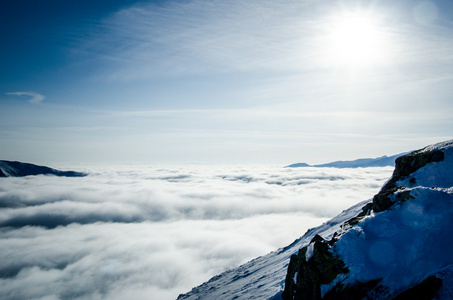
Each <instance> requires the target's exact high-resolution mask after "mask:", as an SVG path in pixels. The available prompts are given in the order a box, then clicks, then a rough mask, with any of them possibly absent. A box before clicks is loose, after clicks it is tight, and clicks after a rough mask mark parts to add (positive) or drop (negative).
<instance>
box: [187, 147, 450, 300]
mask: <svg viewBox="0 0 453 300" xmlns="http://www.w3.org/2000/svg"><path fill="white" fill-rule="evenodd" d="M452 228H453V140H450V141H446V142H443V143H438V144H435V145H431V146H427V147H425V148H423V149H420V150H417V151H414V152H411V153H409V154H407V155H403V156H401V157H399V158H397V160H396V166H395V170H394V172H393V175H392V177H391V178H390V179H389V181H387V183H386V184H385V185H384V186H383V187H382V189H381V190H380V192H379V193H378V194H376V195H375V196H374V197H373V198H372V199H370V200H366V201H363V202H361V203H358V204H356V205H354V206H353V207H351V208H349V209H347V210H345V211H343V212H342V213H341V214H339V215H338V216H336V217H334V218H332V219H331V220H329V221H327V222H326V223H324V224H322V225H321V226H319V227H316V228H312V229H310V230H309V231H307V232H306V233H305V235H304V236H302V237H301V238H299V239H297V240H296V241H294V242H293V243H292V244H291V245H289V246H287V247H284V248H281V249H279V250H277V251H274V252H271V253H269V254H267V255H265V256H262V257H258V258H256V259H254V260H252V261H250V262H248V263H246V264H244V265H242V266H239V267H238V268H235V269H232V270H229V271H227V272H224V273H222V274H220V275H217V276H215V277H213V278H212V279H211V280H209V281H208V282H206V283H204V284H202V285H200V286H198V287H195V288H193V289H192V291H190V292H189V293H187V294H184V295H180V296H179V297H178V300H182V299H193V300H195V299H204V300H211V299H212V300H217V299H269V300H281V299H284V300H286V299H348V300H356V299H357V300H358V299H393V300H402V299H422V300H428V299H440V300H443V299H445V300H447V299H453V256H452V255H451V253H453V240H452V239H451V230H452Z"/></svg>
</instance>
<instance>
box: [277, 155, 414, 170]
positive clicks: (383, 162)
mask: <svg viewBox="0 0 453 300" xmlns="http://www.w3.org/2000/svg"><path fill="white" fill-rule="evenodd" d="M404 154H406V153H400V154H396V155H392V156H386V155H384V156H381V157H377V158H360V159H356V160H347V161H342V160H340V161H334V162H330V163H326V164H320V165H309V164H306V163H296V164H292V165H289V166H286V168H300V167H316V168H368V167H393V166H395V160H396V159H397V158H398V157H400V156H402V155H404Z"/></svg>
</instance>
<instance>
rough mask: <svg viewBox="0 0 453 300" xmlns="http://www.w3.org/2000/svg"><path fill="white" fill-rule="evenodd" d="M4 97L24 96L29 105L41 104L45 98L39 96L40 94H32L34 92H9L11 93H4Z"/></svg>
mask: <svg viewBox="0 0 453 300" xmlns="http://www.w3.org/2000/svg"><path fill="white" fill-rule="evenodd" d="M5 94H6V95H13V96H19V97H21V96H25V97H27V98H29V99H28V102H30V103H33V104H37V103H41V102H42V101H43V100H44V99H45V98H46V97H45V96H43V95H41V94H38V93H34V92H11V93H5Z"/></svg>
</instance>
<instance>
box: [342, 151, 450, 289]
mask: <svg viewBox="0 0 453 300" xmlns="http://www.w3.org/2000/svg"><path fill="white" fill-rule="evenodd" d="M452 144H453V143H451V142H449V143H442V144H440V145H435V146H431V147H428V149H431V150H437V149H441V150H444V154H445V160H444V161H442V162H435V163H429V164H427V165H426V166H424V167H423V168H421V169H419V170H417V171H416V172H414V173H413V174H411V175H410V176H409V177H408V178H406V179H404V180H400V181H399V182H397V185H398V186H406V187H407V186H410V181H409V180H410V178H415V179H416V184H415V185H416V186H414V187H410V188H406V189H404V191H405V192H407V191H409V192H410V195H411V199H408V200H407V201H405V202H402V203H399V204H397V205H395V206H394V207H392V208H391V209H390V210H387V211H384V212H381V213H378V214H376V215H374V216H370V217H367V218H365V219H364V220H363V221H362V222H360V223H359V224H358V225H357V226H355V227H354V228H352V229H351V230H349V231H348V232H346V233H345V234H344V235H343V236H342V237H341V239H340V240H339V241H338V242H337V243H336V244H335V245H334V251H335V253H336V254H337V255H339V258H340V259H341V260H343V261H344V262H345V263H346V266H347V267H348V268H349V270H350V276H349V277H348V279H347V280H346V281H345V283H353V282H356V281H359V282H366V281H369V280H373V279H377V278H383V280H382V282H381V284H382V285H385V286H387V287H389V288H390V291H398V290H401V289H404V288H405V287H409V286H411V285H413V284H414V283H417V282H420V281H422V280H423V279H424V278H426V277H428V276H429V275H433V274H442V276H443V278H444V281H445V283H444V285H443V288H442V289H441V293H442V295H443V298H451V297H452V296H453V291H451V286H452V285H451V283H452V282H453V278H452V276H453V274H452V268H453V256H452V255H451V253H452V251H453V240H452V239H451V235H452V233H453V188H452V186H453V172H452V171H451V170H452V169H453V168H452V167H453V148H452V147H451V146H452ZM447 146H450V148H448V147H447ZM412 185H414V184H412Z"/></svg>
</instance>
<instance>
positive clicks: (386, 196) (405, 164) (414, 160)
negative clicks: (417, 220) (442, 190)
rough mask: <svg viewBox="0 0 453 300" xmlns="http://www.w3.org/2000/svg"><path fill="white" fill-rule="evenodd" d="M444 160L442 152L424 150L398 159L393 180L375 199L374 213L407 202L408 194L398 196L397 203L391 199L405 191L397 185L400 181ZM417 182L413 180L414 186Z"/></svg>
mask: <svg viewBox="0 0 453 300" xmlns="http://www.w3.org/2000/svg"><path fill="white" fill-rule="evenodd" d="M444 158H445V156H444V153H443V152H442V151H440V150H436V151H424V149H421V150H417V151H414V152H412V153H409V154H406V155H404V156H401V157H398V158H397V159H396V161H395V171H393V175H392V178H391V179H390V180H389V181H388V182H387V184H386V185H385V186H384V187H382V189H381V191H380V192H379V193H378V194H376V195H375V196H374V198H373V211H374V212H381V211H384V210H387V209H389V208H390V207H391V206H393V205H394V204H395V203H397V202H400V201H401V200H407V197H408V195H407V194H406V195H403V194H397V199H395V200H396V201H394V200H393V199H392V198H391V196H392V195H393V194H395V193H397V192H398V191H400V190H402V189H404V187H397V186H396V185H395V183H396V182H397V181H399V180H402V179H405V178H407V177H408V176H409V175H410V174H412V173H414V172H415V171H417V170H418V169H420V168H422V167H424V166H425V165H426V164H428V163H432V162H440V161H443V160H444ZM415 182H416V181H415V178H413V180H412V184H415Z"/></svg>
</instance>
